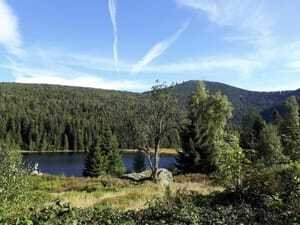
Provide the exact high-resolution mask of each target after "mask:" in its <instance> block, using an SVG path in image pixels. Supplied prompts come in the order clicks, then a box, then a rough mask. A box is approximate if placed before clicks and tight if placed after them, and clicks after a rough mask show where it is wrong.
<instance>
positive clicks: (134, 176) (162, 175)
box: [122, 168, 173, 186]
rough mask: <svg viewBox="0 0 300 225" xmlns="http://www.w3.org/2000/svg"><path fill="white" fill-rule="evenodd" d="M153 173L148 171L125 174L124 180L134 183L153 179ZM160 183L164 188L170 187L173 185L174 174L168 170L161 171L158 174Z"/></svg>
mask: <svg viewBox="0 0 300 225" xmlns="http://www.w3.org/2000/svg"><path fill="white" fill-rule="evenodd" d="M151 176H152V171H151V170H146V171H144V172H141V173H129V174H124V175H123V176H122V178H125V179H130V180H134V181H143V180H148V179H151ZM157 178H158V180H157V181H158V182H159V183H160V184H161V185H163V186H170V185H171V184H172V183H173V175H172V173H171V172H170V171H169V170H167V169H163V168H162V169H159V170H158V173H157Z"/></svg>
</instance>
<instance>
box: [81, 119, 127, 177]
mask: <svg viewBox="0 0 300 225" xmlns="http://www.w3.org/2000/svg"><path fill="white" fill-rule="evenodd" d="M124 170H125V169H124V165H123V161H122V157H121V154H120V152H119V150H118V142H117V139H116V137H115V136H114V135H113V134H112V132H111V129H110V128H109V127H108V125H106V124H105V123H103V129H102V133H101V135H99V136H98V137H96V138H95V139H94V143H93V145H92V146H91V148H90V150H89V152H88V155H87V157H86V162H85V169H84V171H83V175H84V176H87V177H98V176H101V175H105V174H111V175H120V174H122V173H123V172H124Z"/></svg>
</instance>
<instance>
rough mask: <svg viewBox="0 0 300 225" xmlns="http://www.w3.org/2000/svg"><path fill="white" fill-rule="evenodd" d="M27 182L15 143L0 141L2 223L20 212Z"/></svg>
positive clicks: (0, 220) (0, 219)
mask: <svg viewBox="0 0 300 225" xmlns="http://www.w3.org/2000/svg"><path fill="white" fill-rule="evenodd" d="M27 184H28V181H27V174H26V173H25V171H23V170H22V162H21V154H20V152H19V151H18V149H16V147H15V146H14V145H10V146H8V145H5V144H2V143H0V223H1V222H2V221H3V220H4V218H7V217H10V216H11V215H13V214H18V213H20V212H19V211H18V210H20V208H22V206H23V203H24V201H25V200H26V194H27Z"/></svg>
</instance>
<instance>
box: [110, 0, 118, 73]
mask: <svg viewBox="0 0 300 225" xmlns="http://www.w3.org/2000/svg"><path fill="white" fill-rule="evenodd" d="M108 11H109V15H110V19H111V23H112V28H113V35H114V42H113V55H114V62H115V69H116V71H117V72H118V71H119V67H118V62H119V56H118V55H119V54H118V27H117V9H116V0H108Z"/></svg>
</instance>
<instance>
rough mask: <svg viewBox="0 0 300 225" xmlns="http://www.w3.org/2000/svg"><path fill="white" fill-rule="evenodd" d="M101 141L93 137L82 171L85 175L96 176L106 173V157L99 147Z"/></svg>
mask: <svg viewBox="0 0 300 225" xmlns="http://www.w3.org/2000/svg"><path fill="white" fill-rule="evenodd" d="M101 141H102V140H101V139H100V138H99V137H97V138H95V140H94V142H93V144H92V146H91V147H90V149H89V152H88V154H87V157H86V161H85V168H84V171H83V176H85V177H98V176H101V175H105V174H106V173H107V168H108V159H107V155H106V154H105V152H103V151H102V149H101Z"/></svg>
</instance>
